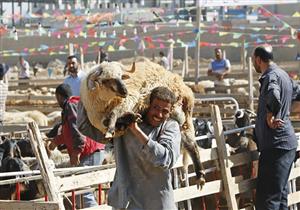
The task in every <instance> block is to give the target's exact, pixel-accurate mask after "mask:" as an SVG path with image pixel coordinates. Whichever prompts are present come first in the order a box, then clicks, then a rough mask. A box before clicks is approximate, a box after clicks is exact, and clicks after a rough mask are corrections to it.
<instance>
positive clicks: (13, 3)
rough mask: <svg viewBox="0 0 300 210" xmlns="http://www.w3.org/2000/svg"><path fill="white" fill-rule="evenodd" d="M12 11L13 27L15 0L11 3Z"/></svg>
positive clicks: (13, 23)
mask: <svg viewBox="0 0 300 210" xmlns="http://www.w3.org/2000/svg"><path fill="white" fill-rule="evenodd" d="M11 11H12V12H11V13H12V19H11V23H12V25H13V26H15V1H14V0H12V1H11Z"/></svg>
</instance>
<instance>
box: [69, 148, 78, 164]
mask: <svg viewBox="0 0 300 210" xmlns="http://www.w3.org/2000/svg"><path fill="white" fill-rule="evenodd" d="M70 163H71V166H78V165H79V163H80V152H79V151H73V153H72V154H71V155H70Z"/></svg>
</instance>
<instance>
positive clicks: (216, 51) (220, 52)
mask: <svg viewBox="0 0 300 210" xmlns="http://www.w3.org/2000/svg"><path fill="white" fill-rule="evenodd" d="M215 56H216V59H222V50H221V49H216V50H215Z"/></svg>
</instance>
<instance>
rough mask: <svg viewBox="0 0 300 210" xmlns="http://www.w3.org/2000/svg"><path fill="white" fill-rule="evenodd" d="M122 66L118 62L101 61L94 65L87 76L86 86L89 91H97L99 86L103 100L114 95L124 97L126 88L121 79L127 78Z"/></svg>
mask: <svg viewBox="0 0 300 210" xmlns="http://www.w3.org/2000/svg"><path fill="white" fill-rule="evenodd" d="M123 68H124V67H123V66H121V65H120V64H119V63H114V62H112V63H111V64H110V65H108V63H106V62H105V63H103V64H101V65H97V66H95V67H94V68H93V69H92V70H91V73H90V74H89V76H88V78H87V86H88V89H89V90H90V91H94V90H95V91H96V92H98V91H97V89H99V88H101V93H102V94H101V96H99V97H101V98H102V99H103V100H110V99H112V98H114V97H116V96H118V97H122V98H125V97H126V96H127V93H128V91H127V88H126V85H125V84H124V82H123V79H124V78H125V79H126V78H129V77H128V75H126V74H124V73H123Z"/></svg>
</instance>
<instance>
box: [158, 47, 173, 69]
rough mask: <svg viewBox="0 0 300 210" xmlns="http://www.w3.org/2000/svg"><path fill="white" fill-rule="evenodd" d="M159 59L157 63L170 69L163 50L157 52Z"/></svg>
mask: <svg viewBox="0 0 300 210" xmlns="http://www.w3.org/2000/svg"><path fill="white" fill-rule="evenodd" d="M159 57H160V61H159V64H160V65H161V66H163V67H164V68H165V69H166V70H170V64H169V60H168V58H167V57H166V56H165V54H164V52H163V51H160V52H159Z"/></svg>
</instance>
